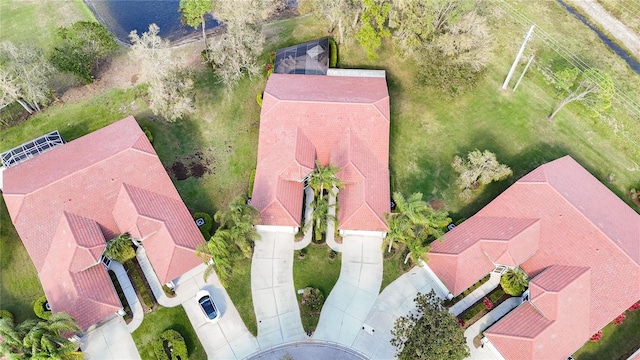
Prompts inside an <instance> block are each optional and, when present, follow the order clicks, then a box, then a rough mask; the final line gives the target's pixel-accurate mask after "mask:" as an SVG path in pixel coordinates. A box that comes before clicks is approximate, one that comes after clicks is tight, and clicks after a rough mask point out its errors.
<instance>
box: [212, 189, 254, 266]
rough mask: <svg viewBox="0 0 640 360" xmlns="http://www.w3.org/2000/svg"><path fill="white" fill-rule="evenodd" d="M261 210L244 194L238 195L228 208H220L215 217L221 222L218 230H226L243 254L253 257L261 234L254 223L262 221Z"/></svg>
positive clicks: (226, 235)
mask: <svg viewBox="0 0 640 360" xmlns="http://www.w3.org/2000/svg"><path fill="white" fill-rule="evenodd" d="M259 214H260V213H259V212H258V210H256V209H255V208H254V207H252V206H251V205H247V200H246V199H245V198H244V197H243V196H238V197H236V198H235V199H233V201H231V203H230V204H229V209H228V210H219V211H217V212H216V213H215V215H214V216H213V218H214V219H215V221H216V222H217V223H218V224H220V226H219V227H218V230H217V231H216V233H217V232H218V231H223V230H225V231H226V233H225V234H224V237H225V238H227V239H229V240H230V243H233V244H235V245H236V246H237V247H238V248H239V249H240V251H242V254H243V255H244V256H245V257H247V258H251V255H252V253H253V245H254V242H255V241H258V240H260V235H259V234H258V232H257V231H256V230H255V227H254V225H256V224H257V223H258V222H259V221H260V217H259Z"/></svg>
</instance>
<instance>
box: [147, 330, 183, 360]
mask: <svg viewBox="0 0 640 360" xmlns="http://www.w3.org/2000/svg"><path fill="white" fill-rule="evenodd" d="M169 349H172V350H173V351H171V350H169ZM153 352H154V353H155V355H156V359H158V360H169V359H171V360H177V359H181V360H187V359H188V358H189V357H188V353H187V345H186V344H185V342H184V338H183V337H182V335H180V333H179V332H177V331H175V330H171V329H169V330H165V331H164V332H163V333H162V334H160V337H159V338H158V339H156V340H155V341H154V342H153Z"/></svg>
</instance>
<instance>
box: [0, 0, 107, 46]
mask: <svg viewBox="0 0 640 360" xmlns="http://www.w3.org/2000/svg"><path fill="white" fill-rule="evenodd" d="M0 17H2V25H1V26H0V42H2V41H12V42H14V43H15V44H30V45H34V46H38V47H40V48H42V49H45V50H49V49H50V48H51V45H52V43H53V40H54V39H55V34H56V32H55V31H56V29H57V28H59V27H60V26H68V25H71V24H72V23H74V22H76V21H95V17H94V16H93V13H92V12H91V11H90V10H89V9H88V8H87V7H86V6H85V5H84V4H83V3H82V0H2V1H0Z"/></svg>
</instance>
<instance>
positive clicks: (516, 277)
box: [500, 268, 529, 296]
mask: <svg viewBox="0 0 640 360" xmlns="http://www.w3.org/2000/svg"><path fill="white" fill-rule="evenodd" d="M500 286H502V289H504V292H505V293H507V294H509V295H511V296H520V295H522V293H524V290H525V289H526V288H527V286H529V280H528V279H527V275H525V273H524V272H523V271H522V270H520V269H518V268H516V269H510V270H509V271H507V272H506V273H505V274H504V275H502V277H501V278H500Z"/></svg>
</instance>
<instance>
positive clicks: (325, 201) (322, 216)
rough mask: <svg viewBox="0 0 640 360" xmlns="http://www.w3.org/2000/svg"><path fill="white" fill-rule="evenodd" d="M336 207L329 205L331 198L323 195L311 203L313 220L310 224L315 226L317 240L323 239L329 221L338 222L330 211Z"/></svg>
mask: <svg viewBox="0 0 640 360" xmlns="http://www.w3.org/2000/svg"><path fill="white" fill-rule="evenodd" d="M334 206H335V205H329V196H328V195H322V196H319V197H316V198H314V200H313V202H312V203H311V207H312V208H313V211H312V213H311V220H312V221H310V222H309V223H308V224H313V228H314V233H315V238H316V240H319V239H320V238H321V237H322V234H323V233H326V232H327V230H329V229H327V227H328V225H329V221H330V220H332V221H336V217H335V216H334V215H331V214H329V209H330V208H331V207H334Z"/></svg>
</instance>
